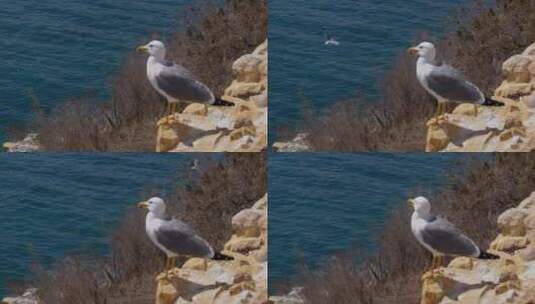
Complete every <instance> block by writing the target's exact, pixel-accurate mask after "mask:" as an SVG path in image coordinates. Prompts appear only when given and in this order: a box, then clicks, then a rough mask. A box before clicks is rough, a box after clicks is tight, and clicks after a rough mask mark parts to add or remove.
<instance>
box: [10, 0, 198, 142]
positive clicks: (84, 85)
mask: <svg viewBox="0 0 535 304" xmlns="http://www.w3.org/2000/svg"><path fill="white" fill-rule="evenodd" d="M192 2H195V0H157V1H151V0H136V1H130V0H113V1H110V0H91V1H84V0H47V1H40V0H24V1H0V37H2V39H0V66H2V68H1V69H0V71H2V75H1V76H0V141H3V140H4V139H5V128H6V127H7V126H10V125H13V124H14V123H20V122H25V121H27V120H28V119H29V118H30V115H29V112H30V111H29V110H30V98H29V97H28V92H32V94H34V95H35V96H36V97H37V98H38V100H39V102H40V104H41V105H42V106H43V108H44V109H45V110H49V109H51V108H53V106H54V105H58V104H61V103H63V102H65V101H66V100H67V99H68V98H70V97H76V96H82V95H94V96H96V97H97V98H100V99H105V98H106V97H107V96H108V92H107V82H108V80H109V79H110V77H111V75H112V74H113V72H114V71H116V70H117V68H118V66H119V65H120V62H121V60H122V58H123V57H124V55H125V54H126V53H127V52H129V51H131V50H133V49H134V48H135V46H136V45H137V44H138V43H139V42H142V41H143V40H146V39H147V38H148V37H149V36H150V34H152V33H156V34H158V35H160V37H162V36H163V37H165V35H166V34H168V32H169V30H171V29H172V27H173V26H174V25H176V22H175V17H177V16H179V15H180V13H181V12H182V10H183V8H184V6H185V5H188V4H191V3H192Z"/></svg>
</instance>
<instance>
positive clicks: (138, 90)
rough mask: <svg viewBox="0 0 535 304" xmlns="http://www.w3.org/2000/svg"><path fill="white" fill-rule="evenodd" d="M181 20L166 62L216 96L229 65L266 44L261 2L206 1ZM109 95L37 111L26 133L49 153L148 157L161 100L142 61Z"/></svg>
mask: <svg viewBox="0 0 535 304" xmlns="http://www.w3.org/2000/svg"><path fill="white" fill-rule="evenodd" d="M184 15H185V16H183V17H182V18H181V19H180V22H179V26H178V28H177V29H176V32H175V33H174V34H173V36H172V38H171V39H169V41H166V44H167V45H168V48H169V49H170V50H169V58H170V59H173V60H174V61H176V62H178V63H181V64H182V65H184V66H185V67H186V68H188V69H189V70H191V71H192V72H193V74H194V75H196V76H197V77H198V78H199V79H200V80H201V81H202V82H204V83H206V84H207V85H208V86H209V87H210V88H212V90H213V91H214V93H215V94H216V95H220V94H221V93H222V91H223V88H224V87H226V86H228V85H229V84H230V82H231V80H232V63H233V62H234V61H235V60H236V59H237V58H239V57H240V56H241V55H243V54H246V53H248V52H251V51H253V50H254V48H255V47H257V46H258V45H259V44H260V43H262V42H263V41H264V40H265V39H266V35H267V9H266V1H265V0H260V1H257V0H247V1H240V0H227V1H225V2H224V4H223V5H219V4H216V2H215V1H211V0H206V1H202V4H195V5H194V6H193V7H191V8H189V9H188V10H187V12H186V13H185V14H184ZM145 40H148V39H145ZM109 90H110V95H111V97H110V100H109V101H108V102H97V101H94V100H91V101H88V100H85V99H84V98H77V99H72V100H70V101H68V102H66V103H65V104H63V105H61V106H58V107H57V108H55V109H53V110H52V111H51V113H46V114H45V113H42V112H41V111H36V115H35V119H34V121H32V122H31V123H30V126H29V129H31V130H33V131H35V132H36V133H38V134H39V138H38V139H39V142H40V143H41V145H42V147H43V148H44V149H45V150H50V151H153V150H154V145H155V141H156V130H155V123H156V121H157V120H158V118H159V117H161V116H162V114H163V111H164V108H165V100H164V99H163V98H162V97H161V96H159V95H158V94H157V93H156V92H155V91H154V89H152V87H150V84H149V83H148V80H147V79H146V76H145V58H144V56H140V55H137V54H128V55H127V56H126V58H125V60H124V62H123V63H122V65H121V67H120V69H119V71H118V72H117V74H116V75H114V77H112V80H111V82H110V89H109ZM19 133H20V132H19ZM11 137H12V136H11Z"/></svg>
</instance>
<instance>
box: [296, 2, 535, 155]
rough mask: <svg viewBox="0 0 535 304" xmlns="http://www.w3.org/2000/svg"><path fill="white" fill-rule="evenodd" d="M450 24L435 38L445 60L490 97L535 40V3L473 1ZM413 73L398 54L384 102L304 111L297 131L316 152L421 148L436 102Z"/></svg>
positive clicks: (385, 85) (411, 63)
mask: <svg viewBox="0 0 535 304" xmlns="http://www.w3.org/2000/svg"><path fill="white" fill-rule="evenodd" d="M452 28H454V30H453V31H451V32H450V33H449V34H447V35H446V36H445V38H444V39H443V40H442V41H438V42H436V44H437V45H438V47H439V53H441V54H440V55H441V58H442V59H445V60H446V61H447V62H448V63H450V64H452V65H453V66H455V67H457V68H459V69H460V70H462V71H463V72H464V73H465V74H466V76H467V77H468V78H469V79H470V80H472V81H473V82H474V83H475V84H476V85H478V86H479V87H480V88H482V89H483V91H484V92H485V93H486V94H487V95H492V93H493V90H494V88H496V86H497V85H498V84H499V83H500V82H501V80H502V76H501V65H502V63H503V61H504V60H506V59H507V58H509V57H510V56H512V55H514V54H517V53H520V52H521V51H523V50H524V49H525V48H526V47H527V46H529V45H530V44H532V43H533V42H534V41H535V1H533V0H518V1H517V0H508V1H504V0H502V1H497V4H496V6H495V7H493V8H488V7H485V6H483V5H482V4H481V1H479V0H473V3H472V5H471V6H470V8H469V9H461V10H460V11H459V13H458V14H457V16H456V17H454V18H452ZM417 41H421V39H418V40H415V41H413V43H415V42H417ZM415 75H416V72H415V65H414V59H412V58H409V57H408V55H406V54H400V55H398V57H397V59H396V60H395V63H394V65H393V66H392V68H391V69H390V71H389V72H388V73H387V74H386V76H385V78H384V80H383V83H382V95H383V96H382V99H381V100H379V101H376V102H374V103H370V102H366V101H363V100H362V99H359V98H355V99H353V100H349V101H341V102H338V103H335V104H333V105H332V106H330V107H329V108H327V109H326V110H324V111H321V112H320V111H314V110H312V111H311V110H310V109H305V110H304V115H303V116H304V118H303V122H302V123H301V124H300V125H299V126H298V127H297V131H298V132H305V133H309V134H313V136H310V137H309V140H310V144H311V146H312V149H313V150H316V151H378V150H379V151H423V150H424V147H425V132H426V127H425V123H426V121H427V120H428V119H429V118H430V117H431V116H432V113H434V111H435V103H436V102H435V100H434V99H433V98H431V97H430V96H429V95H428V94H427V93H426V92H425V91H424V90H423V89H422V87H421V86H420V85H419V84H418V83H417V80H416V77H415ZM370 104H372V105H370ZM286 133H287V132H286ZM292 133H296V132H292ZM286 135H288V134H286ZM287 137H288V136H287Z"/></svg>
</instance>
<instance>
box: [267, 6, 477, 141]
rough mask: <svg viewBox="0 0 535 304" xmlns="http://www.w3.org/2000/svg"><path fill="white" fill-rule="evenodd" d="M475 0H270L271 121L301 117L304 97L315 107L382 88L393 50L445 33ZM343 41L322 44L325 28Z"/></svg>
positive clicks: (280, 123) (289, 122)
mask: <svg viewBox="0 0 535 304" xmlns="http://www.w3.org/2000/svg"><path fill="white" fill-rule="evenodd" d="M469 2H470V0H436V1H428V0H406V1H399V0H384V1H376V0H337V1H326V0H292V1H285V0H270V1H268V3H269V40H270V41H269V43H270V44H269V56H270V59H269V60H270V61H269V98H270V99H269V106H270V108H269V127H270V130H269V131H270V140H271V141H273V140H274V139H276V136H275V134H276V133H275V132H276V130H277V129H278V128H279V127H281V126H283V125H287V126H293V125H295V124H296V123H297V122H298V121H299V117H300V115H301V113H300V109H301V108H302V104H303V100H306V101H307V102H308V103H309V104H311V105H313V106H314V107H315V108H318V109H323V108H325V107H326V106H328V105H329V104H331V103H333V102H336V101H340V100H343V99H347V98H350V97H354V96H356V95H358V96H366V97H369V98H370V99H373V97H376V96H377V94H378V86H377V84H378V83H379V80H380V79H381V76H382V75H383V73H384V72H385V70H386V69H387V68H388V66H389V65H390V64H391V63H392V62H393V60H394V58H395V56H396V55H397V54H398V53H400V52H402V51H404V50H405V49H406V48H407V47H409V46H410V44H411V39H412V38H414V37H415V36H416V35H418V34H421V33H423V32H426V33H430V34H431V35H433V36H434V37H436V36H438V35H440V34H441V33H443V32H444V31H445V29H446V27H447V24H448V21H447V20H448V17H449V16H450V15H451V13H454V12H455V9H456V8H457V7H458V6H459V5H462V4H466V3H469ZM326 33H328V34H330V35H332V36H333V37H334V38H336V39H337V40H338V41H339V42H340V45H339V46H328V47H327V46H325V45H324V44H323V42H324V41H325V37H324V35H325V34H326Z"/></svg>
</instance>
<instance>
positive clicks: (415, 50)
mask: <svg viewBox="0 0 535 304" xmlns="http://www.w3.org/2000/svg"><path fill="white" fill-rule="evenodd" d="M407 53H409V55H411V56H414V55H416V54H418V49H417V48H416V47H411V48H408V49H407Z"/></svg>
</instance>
